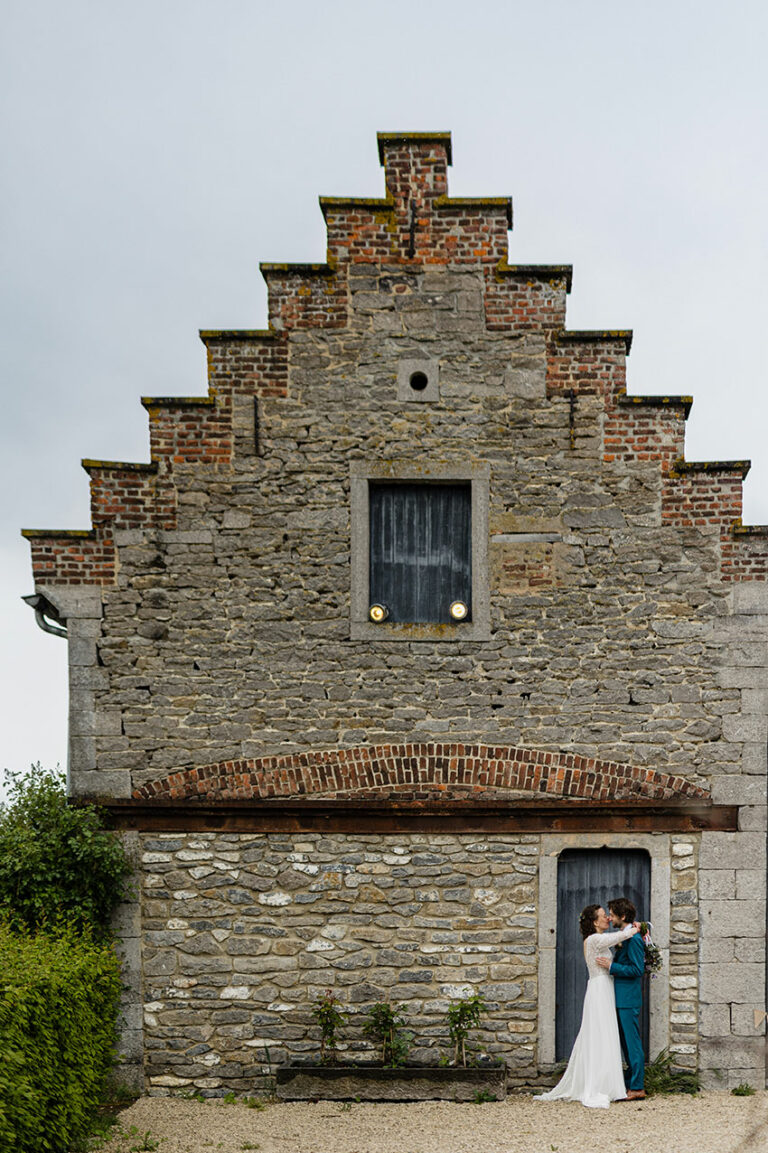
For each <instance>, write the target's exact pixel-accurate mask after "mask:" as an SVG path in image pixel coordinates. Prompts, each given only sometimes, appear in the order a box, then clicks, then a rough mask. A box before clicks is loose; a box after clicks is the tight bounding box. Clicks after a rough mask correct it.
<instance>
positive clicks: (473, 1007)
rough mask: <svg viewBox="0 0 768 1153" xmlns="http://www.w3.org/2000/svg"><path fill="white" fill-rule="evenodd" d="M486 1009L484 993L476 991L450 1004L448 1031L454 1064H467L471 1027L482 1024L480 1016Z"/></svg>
mask: <svg viewBox="0 0 768 1153" xmlns="http://www.w3.org/2000/svg"><path fill="white" fill-rule="evenodd" d="M485 1010H486V1004H485V1001H484V1000H483V998H482V994H480V993H475V994H474V995H473V996H472V997H465V998H464V999H463V1000H461V1001H453V1002H452V1003H451V1004H450V1005H449V1006H448V1032H449V1033H450V1037H451V1042H452V1044H453V1063H454V1065H463V1066H466V1064H467V1051H466V1040H467V1037H468V1035H469V1031H470V1029H475V1028H477V1026H478V1025H479V1024H480V1016H481V1014H482V1013H484V1012H485Z"/></svg>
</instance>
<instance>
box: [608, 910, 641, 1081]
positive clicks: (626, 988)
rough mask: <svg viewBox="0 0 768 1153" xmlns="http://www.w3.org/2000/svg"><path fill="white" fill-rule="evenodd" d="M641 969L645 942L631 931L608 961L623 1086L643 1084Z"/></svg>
mask: <svg viewBox="0 0 768 1153" xmlns="http://www.w3.org/2000/svg"><path fill="white" fill-rule="evenodd" d="M644 972H645V945H644V944H643V939H642V937H641V936H640V934H639V933H635V935H634V937H630V938H629V940H628V941H625V942H624V943H623V945H622V946H621V948H620V949H617V950H616V955H615V956H614V959H613V961H612V962H611V976H612V977H613V990H614V993H615V995H616V1015H617V1017H618V1018H619V1037H620V1039H621V1049H622V1052H623V1054H624V1058H625V1060H626V1062H627V1064H628V1065H629V1077H628V1083H627V1089H642V1088H643V1087H644V1084H645V1054H644V1052H643V1042H642V1039H641V1037H640V1011H641V1009H642V1005H643V973H644Z"/></svg>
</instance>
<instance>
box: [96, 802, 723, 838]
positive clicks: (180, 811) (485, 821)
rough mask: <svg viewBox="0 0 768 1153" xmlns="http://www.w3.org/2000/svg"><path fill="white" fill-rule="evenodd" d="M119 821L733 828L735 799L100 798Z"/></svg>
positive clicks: (462, 829)
mask: <svg viewBox="0 0 768 1153" xmlns="http://www.w3.org/2000/svg"><path fill="white" fill-rule="evenodd" d="M100 804H101V808H102V809H105V810H106V811H107V813H108V814H109V816H110V818H111V822H112V824H113V826H114V827H115V828H119V829H137V830H139V831H143V832H206V831H207V832H222V833H241V832H242V833H309V832H332V833H381V834H394V833H408V832H413V833H480V832H484V833H510V832H512V833H517V832H520V833H568V832H584V833H591V832H597V833H599V832H643V833H688V832H696V831H698V830H700V829H707V830H717V831H725V832H734V831H736V830H737V828H738V807H737V806H736V805H708V804H702V803H701V802H696V801H683V802H655V801H648V802H639V803H638V802H611V803H606V802H602V803H594V802H590V803H588V804H584V803H576V804H573V803H568V802H566V803H563V802H562V801H561V802H559V803H558V802H556V801H552V802H548V803H547V802H539V803H536V802H534V803H530V802H521V803H519V804H514V803H511V804H510V803H507V804H498V803H487V802H485V803H484V802H467V801H459V802H456V803H439V802H438V803H435V802H411V803H410V804H405V803H400V804H396V803H382V802H377V803H371V802H354V801H325V802H317V801H299V802H293V803H291V802H288V803H286V802H274V801H261V802H253V801H218V802H202V803H201V802H198V801H173V802H168V801H155V802H144V801H109V802H106V803H105V802H104V801H103V800H102V801H101V802H100Z"/></svg>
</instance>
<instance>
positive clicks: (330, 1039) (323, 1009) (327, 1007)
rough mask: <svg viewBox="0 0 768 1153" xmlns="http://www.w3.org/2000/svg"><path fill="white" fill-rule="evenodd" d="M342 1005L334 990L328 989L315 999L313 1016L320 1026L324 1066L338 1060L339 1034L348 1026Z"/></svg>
mask: <svg viewBox="0 0 768 1153" xmlns="http://www.w3.org/2000/svg"><path fill="white" fill-rule="evenodd" d="M340 1005H341V1001H339V999H338V997H337V996H336V995H335V994H334V992H333V989H326V990H325V992H324V993H320V994H319V996H318V997H317V998H316V999H315V1004H314V1006H313V1008H312V1016H313V1017H314V1018H315V1020H316V1021H317V1023H318V1025H319V1026H320V1061H321V1063H322V1064H323V1065H328V1064H330V1063H331V1062H332V1061H334V1060H335V1059H336V1055H337V1054H336V1051H337V1049H338V1045H339V1034H340V1033H341V1030H342V1029H343V1028H344V1025H345V1024H346V1018H345V1016H344V1014H343V1013H342V1012H341V1009H340Z"/></svg>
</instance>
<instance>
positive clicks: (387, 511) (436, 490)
mask: <svg viewBox="0 0 768 1153" xmlns="http://www.w3.org/2000/svg"><path fill="white" fill-rule="evenodd" d="M369 491H370V535H371V554H370V556H371V568H370V600H371V604H375V603H379V604H384V605H386V606H387V608H388V609H389V619H390V620H391V621H395V622H403V623H406V622H408V623H410V622H413V623H418V622H423V623H428V622H431V623H443V622H444V623H450V622H451V620H452V618H451V615H450V613H449V611H448V610H449V607H450V605H451V602H452V601H455V600H461V601H464V603H465V604H466V605H468V606H469V608H470V610H471V607H472V492H471V487H470V485H469V484H371V486H370V490H369Z"/></svg>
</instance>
